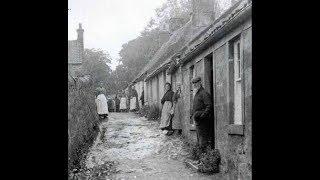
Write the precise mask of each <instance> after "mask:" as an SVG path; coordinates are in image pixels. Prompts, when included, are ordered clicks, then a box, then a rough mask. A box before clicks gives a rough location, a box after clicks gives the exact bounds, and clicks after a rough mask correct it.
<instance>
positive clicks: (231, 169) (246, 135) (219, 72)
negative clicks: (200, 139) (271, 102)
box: [172, 20, 252, 179]
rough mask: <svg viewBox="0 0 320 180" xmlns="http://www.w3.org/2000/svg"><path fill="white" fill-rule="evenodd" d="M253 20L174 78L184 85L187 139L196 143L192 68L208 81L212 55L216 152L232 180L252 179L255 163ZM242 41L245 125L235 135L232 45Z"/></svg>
mask: <svg viewBox="0 0 320 180" xmlns="http://www.w3.org/2000/svg"><path fill="white" fill-rule="evenodd" d="M251 31H252V30H251V20H248V21H246V22H245V23H243V24H239V26H238V27H237V28H235V29H234V30H233V31H231V32H229V33H228V34H227V35H225V37H224V38H222V39H221V40H220V41H218V42H216V43H214V44H212V46H211V47H209V48H208V49H207V50H205V51H203V52H202V53H201V54H199V55H198V56H197V57H195V58H194V59H193V60H191V61H190V62H188V63H186V64H185V65H183V66H182V67H180V69H179V70H177V71H175V72H174V74H173V75H172V76H175V78H176V79H178V78H179V77H181V78H180V80H181V82H182V99H181V100H182V101H183V104H184V107H185V108H184V109H183V111H182V127H183V135H184V136H185V137H186V138H187V139H188V140H189V142H193V143H195V142H196V134H195V131H194V128H193V127H192V126H191V124H190V108H191V105H190V98H191V97H190V93H191V92H190V66H192V65H194V74H195V75H194V76H200V77H201V78H202V79H205V78H206V77H205V72H204V70H205V68H206V67H205V66H206V64H205V62H204V57H205V56H207V55H208V54H210V53H212V58H213V75H212V76H213V96H212V98H214V99H213V100H214V111H215V112H214V113H215V119H212V120H213V121H215V148H217V149H219V150H220V153H221V156H222V162H221V163H222V164H221V171H222V173H224V174H226V175H228V176H229V178H230V179H251V162H252V149H251V147H252V145H251V144H252V134H251V132H252V128H251V122H252V119H251V112H252V91H251V82H252V57H251V56H252V39H251V36H252V32H251ZM236 36H240V37H241V39H240V40H241V44H242V54H243V82H242V83H243V91H244V94H243V101H244V122H243V126H241V128H240V131H242V132H243V133H239V134H237V133H233V132H231V128H230V127H231V125H230V122H231V121H230V120H231V119H232V118H233V116H232V111H233V96H232V88H233V84H232V83H231V76H233V74H232V73H233V64H232V63H231V62H229V51H230V49H229V41H230V40H232V39H233V38H234V37H236ZM203 85H204V88H205V89H206V90H207V91H208V92H209V87H208V86H209V84H208V83H207V82H204V83H203Z"/></svg>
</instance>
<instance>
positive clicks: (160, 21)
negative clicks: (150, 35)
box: [145, 0, 192, 33]
mask: <svg viewBox="0 0 320 180" xmlns="http://www.w3.org/2000/svg"><path fill="white" fill-rule="evenodd" d="M191 12H192V0H167V1H166V2H165V3H164V4H162V6H160V7H159V8H157V9H156V16H155V17H153V18H152V19H151V20H150V21H149V23H148V25H147V27H146V28H145V30H146V31H150V30H152V29H155V28H160V29H161V30H164V31H170V29H169V27H170V26H172V25H173V24H172V23H174V22H173V21H171V20H172V19H173V18H179V19H181V20H182V24H181V25H183V24H185V23H186V22H187V21H188V20H189V19H190V15H191ZM180 27H181V26H180ZM180 27H177V28H180ZM173 30H176V29H173ZM170 33H172V32H170Z"/></svg>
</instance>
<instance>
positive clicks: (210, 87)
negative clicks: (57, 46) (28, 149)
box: [63, 0, 272, 180]
mask: <svg viewBox="0 0 320 180" xmlns="http://www.w3.org/2000/svg"><path fill="white" fill-rule="evenodd" d="M252 4H254V2H252V1H251V0H68V10H67V15H68V60H66V57H65V60H63V61H67V63H66V64H67V65H68V72H67V75H68V78H66V79H67V80H68V85H67V88H68V99H67V104H68V127H67V130H68V132H67V136H68V161H67V162H66V163H67V164H68V166H67V168H68V170H67V171H68V173H67V174H68V179H69V180H133V179H136V180H149V179H150V180H198V179H199V180H251V179H253V178H252V173H253V172H252V171H253V170H252V136H253V134H252V130H253V128H252V127H253V126H252V76H253V75H252V43H253V42H252ZM65 131H66V130H65ZM266 143H267V142H266ZM269 147H272V146H271V145H270V146H269ZM270 168H271V167H270Z"/></svg>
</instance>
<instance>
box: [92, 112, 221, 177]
mask: <svg viewBox="0 0 320 180" xmlns="http://www.w3.org/2000/svg"><path fill="white" fill-rule="evenodd" d="M109 116H110V117H109V118H108V120H106V121H105V122H103V123H102V124H101V128H105V135H104V137H103V138H102V139H103V140H102V141H101V140H100V135H99V136H98V137H97V140H96V141H95V143H94V144H93V146H92V148H91V150H90V152H89V154H88V156H87V161H86V166H87V168H88V169H90V168H93V167H97V166H100V165H102V164H104V163H106V162H110V161H113V162H115V167H116V171H115V172H116V173H111V174H110V175H108V176H104V178H103V179H184V180H187V179H217V178H214V176H209V175H204V174H199V173H196V172H194V171H192V170H191V169H188V168H187V167H186V166H185V163H184V160H185V158H186V157H187V156H188V152H187V151H186V149H185V148H183V147H184V146H183V141H182V138H180V137H177V136H172V137H171V136H170V137H168V136H166V135H164V134H163V133H162V132H161V131H160V130H159V129H158V122H155V121H148V120H147V119H146V118H144V117H139V116H138V115H136V114H134V113H110V115H109ZM219 179H220V178H219Z"/></svg>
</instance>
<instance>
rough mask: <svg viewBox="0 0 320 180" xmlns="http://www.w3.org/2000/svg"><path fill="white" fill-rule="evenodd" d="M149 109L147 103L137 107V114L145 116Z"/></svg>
mask: <svg viewBox="0 0 320 180" xmlns="http://www.w3.org/2000/svg"><path fill="white" fill-rule="evenodd" d="M149 110H150V108H149V106H148V105H144V106H142V107H141V108H140V109H139V111H138V114H139V115H140V116H141V117H147V116H148V112H149Z"/></svg>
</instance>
